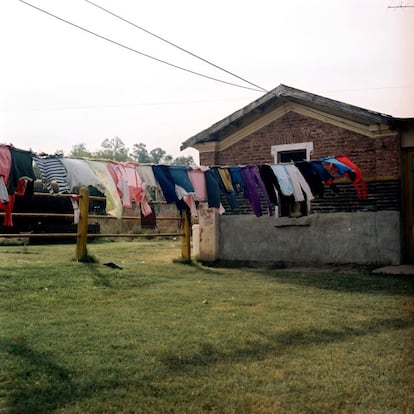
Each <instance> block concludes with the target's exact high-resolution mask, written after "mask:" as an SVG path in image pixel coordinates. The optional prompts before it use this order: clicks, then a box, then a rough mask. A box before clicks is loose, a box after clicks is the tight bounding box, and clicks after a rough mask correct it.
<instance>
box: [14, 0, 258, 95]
mask: <svg viewBox="0 0 414 414" xmlns="http://www.w3.org/2000/svg"><path fill="white" fill-rule="evenodd" d="M18 1H20V2H21V3H23V4H26V5H27V6H30V7H32V8H34V9H36V10H38V11H40V12H42V13H45V14H47V15H48V16H51V17H54V18H55V19H58V20H60V21H62V22H64V23H67V24H69V25H71V26H73V27H76V28H77V29H80V30H83V31H84V32H86V33H89V34H91V35H93V36H96V37H99V38H100V39H103V40H106V41H107V42H110V43H113V44H115V45H117V46H120V47H122V48H124V49H127V50H130V51H131V52H135V53H138V54H139V55H142V56H145V57H147V58H149V59H153V60H155V61H157V62H160V63H164V64H165V65H168V66H171V67H173V68H176V69H180V70H183V71H185V72H188V73H191V74H193V75H197V76H201V77H203V78H207V79H210V80H214V81H216V82H220V83H225V84H226V85H231V86H236V87H237V88H243V89H249V90H251V91H256V92H263V90H261V89H256V88H250V87H248V86H243V85H238V84H236V83H232V82H227V81H224V80H221V79H217V78H214V77H212V76H208V75H203V74H202V73H199V72H195V71H193V70H191V69H186V68H183V67H181V66H177V65H174V64H173V63H169V62H166V61H165V60H162V59H158V58H156V57H154V56H151V55H148V54H146V53H143V52H140V51H139V50H136V49H134V48H132V47H129V46H126V45H124V44H122V43H119V42H117V41H115V40H112V39H109V38H108V37H105V36H102V35H100V34H98V33H95V32H92V31H91V30H89V29H85V28H84V27H82V26H79V25H77V24H75V23H72V22H70V21H69V20H65V19H63V18H62V17H59V16H56V15H55V14H53V13H50V12H48V11H46V10H44V9H41V8H40V7H37V6H35V5H33V4H30V3H28V2H27V1H24V0H18Z"/></svg>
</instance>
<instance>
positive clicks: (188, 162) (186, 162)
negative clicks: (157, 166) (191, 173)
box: [172, 155, 194, 166]
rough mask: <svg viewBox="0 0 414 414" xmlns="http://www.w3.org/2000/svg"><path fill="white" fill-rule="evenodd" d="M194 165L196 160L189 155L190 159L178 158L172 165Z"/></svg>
mask: <svg viewBox="0 0 414 414" xmlns="http://www.w3.org/2000/svg"><path fill="white" fill-rule="evenodd" d="M192 164H194V158H193V157H192V156H191V155H189V156H188V157H185V156H181V157H177V158H174V161H173V162H172V165H188V166H190V165H192Z"/></svg>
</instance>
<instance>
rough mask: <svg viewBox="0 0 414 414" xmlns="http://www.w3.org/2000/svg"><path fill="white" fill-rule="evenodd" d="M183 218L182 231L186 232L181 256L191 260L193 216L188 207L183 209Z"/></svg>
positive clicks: (183, 237)
mask: <svg viewBox="0 0 414 414" xmlns="http://www.w3.org/2000/svg"><path fill="white" fill-rule="evenodd" d="M181 219H182V232H183V233H184V236H182V243H181V258H182V259H183V260H191V216H190V210H189V209H188V208H187V209H185V210H181Z"/></svg>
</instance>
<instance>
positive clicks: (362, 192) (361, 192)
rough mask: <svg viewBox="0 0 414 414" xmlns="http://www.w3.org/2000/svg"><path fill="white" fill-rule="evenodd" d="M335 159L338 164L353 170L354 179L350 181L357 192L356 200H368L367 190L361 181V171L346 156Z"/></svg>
mask: <svg viewBox="0 0 414 414" xmlns="http://www.w3.org/2000/svg"><path fill="white" fill-rule="evenodd" d="M335 158H336V159H337V160H338V161H339V162H342V164H345V165H347V166H348V167H349V168H352V169H353V170H354V172H355V179H354V180H353V181H352V184H353V186H354V187H355V189H356V191H357V194H358V198H368V188H367V185H366V183H365V181H364V180H363V179H362V172H361V170H360V169H359V168H358V167H357V166H356V165H355V164H354V163H353V162H352V161H351V160H350V159H349V158H348V157H347V156H346V155H336V156H335Z"/></svg>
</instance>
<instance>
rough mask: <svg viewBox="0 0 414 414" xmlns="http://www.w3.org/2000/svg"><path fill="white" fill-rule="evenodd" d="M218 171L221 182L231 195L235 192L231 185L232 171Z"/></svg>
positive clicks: (221, 169) (219, 168)
mask: <svg viewBox="0 0 414 414" xmlns="http://www.w3.org/2000/svg"><path fill="white" fill-rule="evenodd" d="M217 171H218V173H219V175H220V178H221V181H223V185H224V188H225V189H226V191H227V192H229V193H231V192H233V191H234V188H233V184H232V183H231V175H230V171H229V170H228V169H227V168H223V167H218V168H217Z"/></svg>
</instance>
